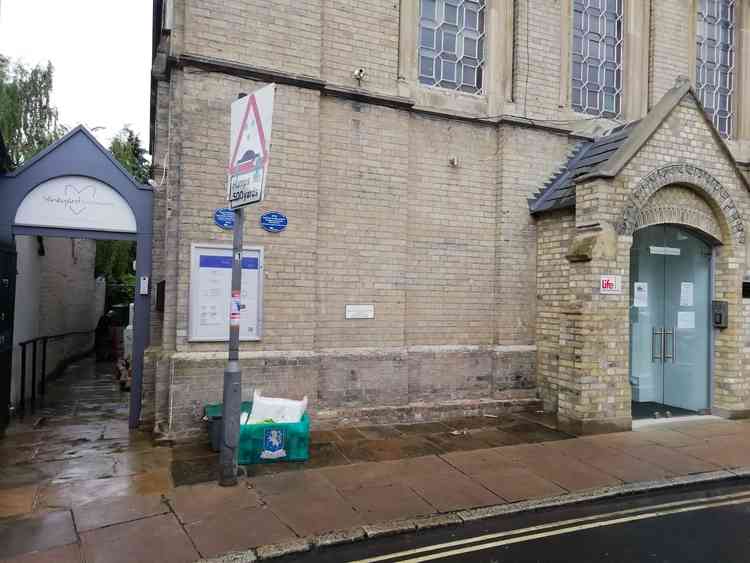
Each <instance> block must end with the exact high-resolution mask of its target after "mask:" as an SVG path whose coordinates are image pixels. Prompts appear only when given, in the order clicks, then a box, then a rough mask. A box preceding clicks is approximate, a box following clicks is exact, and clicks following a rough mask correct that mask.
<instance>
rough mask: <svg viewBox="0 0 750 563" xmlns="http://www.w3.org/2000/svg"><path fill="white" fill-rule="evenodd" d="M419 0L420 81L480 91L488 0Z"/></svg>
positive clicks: (430, 84)
mask: <svg viewBox="0 0 750 563" xmlns="http://www.w3.org/2000/svg"><path fill="white" fill-rule="evenodd" d="M419 2H420V12H419V81H420V82H421V83H422V84H426V85H428V86H437V87H440V88H449V89H451V90H460V91H462V92H471V93H473V94H477V93H480V92H481V91H482V79H483V76H482V74H483V71H484V19H485V4H486V0H419Z"/></svg>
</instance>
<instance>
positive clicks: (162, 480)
mask: <svg viewBox="0 0 750 563" xmlns="http://www.w3.org/2000/svg"><path fill="white" fill-rule="evenodd" d="M171 489H172V481H171V479H170V476H169V472H168V470H167V469H160V470H158V471H150V472H148V473H139V474H137V475H129V476H126V477H113V478H111V479H88V480H81V481H71V482H67V483H52V484H49V485H46V486H43V487H42V488H41V490H40V492H39V498H38V504H39V506H42V507H63V508H72V507H74V506H80V505H83V504H86V503H89V502H93V501H96V500H100V499H102V498H104V497H120V496H129V495H152V494H166V493H168V492H169V491H170V490H171Z"/></svg>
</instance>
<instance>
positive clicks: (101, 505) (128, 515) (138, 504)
mask: <svg viewBox="0 0 750 563" xmlns="http://www.w3.org/2000/svg"><path fill="white" fill-rule="evenodd" d="M167 512H169V507H168V506H167V505H166V504H165V503H164V502H162V497H161V495H135V496H127V497H122V498H116V499H114V500H112V499H108V500H104V501H95V502H91V503H88V504H84V505H82V506H78V507H75V508H74V509H73V515H74V516H75V521H76V528H77V529H78V531H79V532H85V531H88V530H94V529H96V528H102V527H104V526H111V525H112V524H121V523H122V522H130V521H132V520H138V519H140V518H147V517H149V516H156V515H157V514H165V513H167Z"/></svg>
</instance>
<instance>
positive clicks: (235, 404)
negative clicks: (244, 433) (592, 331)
mask: <svg viewBox="0 0 750 563" xmlns="http://www.w3.org/2000/svg"><path fill="white" fill-rule="evenodd" d="M245 96H246V94H240V95H239V96H237V98H238V99H240V98H244V97H245ZM244 235H245V213H244V211H243V209H242V208H241V207H240V208H238V209H235V210H234V228H233V229H232V294H231V300H230V302H229V361H228V362H227V367H226V369H225V370H224V398H223V402H222V405H223V407H222V413H221V425H222V428H221V429H222V433H221V436H222V439H221V451H220V453H219V464H220V470H219V471H220V473H219V485H221V486H222V487H231V486H234V485H236V484H237V453H238V451H237V450H238V447H239V444H240V416H241V415H242V369H241V368H240V314H241V311H242V241H243V238H244Z"/></svg>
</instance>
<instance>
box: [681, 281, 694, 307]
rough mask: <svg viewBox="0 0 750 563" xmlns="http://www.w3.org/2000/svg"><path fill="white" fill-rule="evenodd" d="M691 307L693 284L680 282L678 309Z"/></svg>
mask: <svg viewBox="0 0 750 563" xmlns="http://www.w3.org/2000/svg"><path fill="white" fill-rule="evenodd" d="M692 306H693V284H692V282H682V283H681V284H680V307H692Z"/></svg>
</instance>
